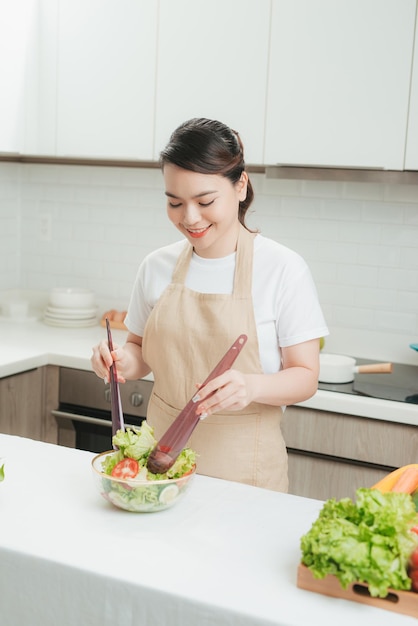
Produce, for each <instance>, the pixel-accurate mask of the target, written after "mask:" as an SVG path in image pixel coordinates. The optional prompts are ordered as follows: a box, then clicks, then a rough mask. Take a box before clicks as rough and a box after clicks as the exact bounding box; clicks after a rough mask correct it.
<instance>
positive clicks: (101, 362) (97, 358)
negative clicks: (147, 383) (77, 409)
mask: <svg viewBox="0 0 418 626" xmlns="http://www.w3.org/2000/svg"><path fill="white" fill-rule="evenodd" d="M113 347H114V350H113V352H112V353H111V352H110V350H109V346H108V343H107V341H105V340H103V341H101V342H100V343H99V344H98V345H97V346H94V348H93V356H92V357H91V364H92V367H93V371H94V372H95V373H96V374H97V376H99V377H100V378H104V379H106V380H109V368H110V366H111V365H112V362H113V361H115V363H116V370H117V373H118V380H119V382H121V383H124V382H125V381H126V380H138V379H139V378H143V377H144V376H146V375H147V374H149V373H150V371H151V368H150V367H149V366H148V365H147V364H146V363H145V361H144V359H143V357H142V337H139V336H138V335H134V334H133V333H128V337H127V339H126V343H125V345H124V346H123V347H122V346H119V345H117V344H114V346H113Z"/></svg>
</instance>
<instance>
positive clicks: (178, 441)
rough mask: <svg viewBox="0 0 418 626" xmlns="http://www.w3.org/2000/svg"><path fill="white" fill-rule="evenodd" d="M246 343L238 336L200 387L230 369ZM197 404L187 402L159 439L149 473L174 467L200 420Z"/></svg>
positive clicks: (149, 466)
mask: <svg viewBox="0 0 418 626" xmlns="http://www.w3.org/2000/svg"><path fill="white" fill-rule="evenodd" d="M246 341H247V335H240V336H239V337H238V339H236V340H235V341H234V343H233V344H232V346H231V347H230V348H229V350H228V351H227V352H226V354H225V355H224V356H223V357H222V359H221V360H220V361H219V363H218V365H217V366H216V367H215V368H214V369H213V370H212V372H211V373H210V374H209V376H208V377H207V379H206V380H205V382H204V383H203V384H202V385H201V387H203V386H204V385H206V384H207V383H208V382H209V381H211V380H213V379H214V378H216V377H217V376H220V375H221V374H223V373H224V372H226V371H227V370H228V369H229V368H230V367H232V365H233V363H234V362H235V359H236V358H237V356H238V355H239V353H240V352H241V350H242V348H243V346H244V345H245V343H246ZM214 393H215V392H214ZM193 397H194V396H193ZM198 404H199V403H198V402H193V399H191V400H189V402H188V403H187V404H186V406H185V407H184V409H183V410H182V411H181V412H180V413H179V414H178V416H177V417H176V419H175V420H174V422H173V423H172V424H171V426H169V428H168V429H167V431H166V432H165V433H164V435H163V436H162V437H161V439H160V441H159V442H158V443H157V445H156V446H155V448H154V450H152V452H151V454H150V455H149V457H148V461H147V468H148V469H149V471H150V472H152V473H153V474H165V472H167V471H168V470H169V469H170V467H171V466H172V465H174V462H175V460H176V459H177V457H178V455H179V454H180V452H181V451H182V450H183V448H184V447H185V445H186V443H187V441H188V439H189V438H190V435H191V434H192V432H193V431H194V429H195V428H196V426H197V425H198V423H199V421H200V419H201V418H200V415H197V414H196V410H197V406H198Z"/></svg>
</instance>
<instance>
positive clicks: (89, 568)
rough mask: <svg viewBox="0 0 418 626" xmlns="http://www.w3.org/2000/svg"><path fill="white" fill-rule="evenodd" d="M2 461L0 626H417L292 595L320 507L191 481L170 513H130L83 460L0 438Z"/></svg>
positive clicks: (211, 481)
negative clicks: (105, 494)
mask: <svg viewBox="0 0 418 626" xmlns="http://www.w3.org/2000/svg"><path fill="white" fill-rule="evenodd" d="M0 456H2V457H4V460H5V480H4V482H2V483H0V510H1V533H0V590H1V599H2V600H1V624H2V626H16V624H30V626H55V625H56V624H59V625H60V626H73V625H74V624H86V625H87V624H88V625H89V626H114V625H115V624H118V626H131V625H132V624H144V625H145V624H146V625H147V626H152V625H156V624H170V625H171V626H180V625H182V624H193V626H208V625H209V624H213V625H214V624H216V626H228V625H230V624H234V626H305V625H306V624H307V623H309V624H310V625H312V626H323V624H340V625H341V626H352V624H369V625H370V626H374V625H376V626H377V625H378V626H393V624H399V626H401V625H402V626H403V625H405V626H409V625H411V626H412V624H416V619H415V618H413V617H408V616H405V615H401V614H396V613H393V612H391V611H387V610H383V609H381V608H376V607H371V606H366V605H363V604H359V603H356V602H351V601H348V600H342V599H335V598H329V597H326V596H324V595H321V594H317V593H313V592H310V591H305V590H302V589H299V588H298V587H297V586H296V572H297V566H298V563H299V560H300V556H301V554H300V538H301V537H302V535H303V534H305V533H306V532H307V531H308V530H309V528H310V527H311V525H312V523H313V521H314V520H315V519H316V518H317V516H318V513H319V510H320V508H321V507H322V504H323V503H322V502H321V501H319V500H312V499H308V498H302V497H298V496H292V495H288V494H283V493H277V492H274V491H269V490H267V489H260V488H257V487H251V486H249V485H243V484H239V483H233V482H229V481H225V480H220V479H215V478H208V477H206V476H200V475H196V476H195V478H194V481H193V483H192V484H191V486H190V489H189V490H188V491H187V493H186V494H185V495H184V497H183V499H182V500H181V501H180V502H178V503H177V504H176V505H175V506H174V507H172V508H170V509H168V510H166V511H162V512H159V513H149V514H135V513H127V512H125V511H121V510H119V509H116V508H114V507H112V505H111V504H110V503H108V502H107V501H105V500H104V499H103V498H102V497H101V496H100V494H99V493H98V491H96V487H95V485H94V482H93V478H92V477H91V469H90V463H91V459H92V458H93V456H94V455H93V453H91V452H85V451H82V450H73V449H70V448H65V447H61V446H56V445H53V444H47V443H42V442H38V441H32V440H30V439H24V438H21V437H13V436H9V435H0Z"/></svg>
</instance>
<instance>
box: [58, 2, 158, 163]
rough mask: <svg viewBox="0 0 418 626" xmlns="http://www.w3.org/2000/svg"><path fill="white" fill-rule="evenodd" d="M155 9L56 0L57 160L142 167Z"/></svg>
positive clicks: (149, 128)
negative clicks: (118, 161) (135, 162)
mask: <svg viewBox="0 0 418 626" xmlns="http://www.w3.org/2000/svg"><path fill="white" fill-rule="evenodd" d="M157 12H158V2H156V1H155V0H124V1H123V2H122V3H121V2H120V1H119V0H106V1H105V2H104V1H103V0H89V1H88V2H85V1H84V0H59V19H58V79H57V100H56V111H57V113H56V115H57V117H56V125H57V135H56V154H57V155H58V156H72V157H73V156H81V157H110V158H111V157H113V158H122V159H124V158H127V159H140V160H149V159H151V158H152V154H153V140H154V104H155V102H154V97H155V69H156V42H157Z"/></svg>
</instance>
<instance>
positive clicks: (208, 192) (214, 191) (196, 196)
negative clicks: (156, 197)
mask: <svg viewBox="0 0 418 626" xmlns="http://www.w3.org/2000/svg"><path fill="white" fill-rule="evenodd" d="M211 193H216V190H215V189H214V190H212V191H202V193H198V194H196V195H195V196H193V198H201V197H202V196H207V195H209V194H211ZM165 195H166V196H168V197H169V198H175V199H176V200H180V198H179V196H176V195H174V193H170V191H166V192H165Z"/></svg>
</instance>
